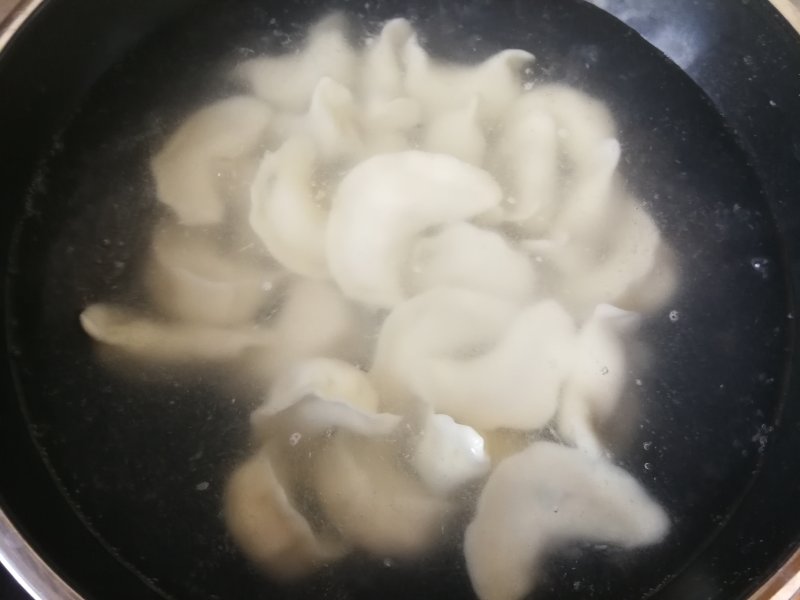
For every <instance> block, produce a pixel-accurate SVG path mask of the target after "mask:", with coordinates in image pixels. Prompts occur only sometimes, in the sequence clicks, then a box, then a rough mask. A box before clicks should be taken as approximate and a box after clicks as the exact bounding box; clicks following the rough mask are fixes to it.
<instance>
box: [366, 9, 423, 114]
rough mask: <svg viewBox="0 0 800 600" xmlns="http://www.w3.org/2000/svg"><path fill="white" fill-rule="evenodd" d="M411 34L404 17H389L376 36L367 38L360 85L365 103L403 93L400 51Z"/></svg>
mask: <svg viewBox="0 0 800 600" xmlns="http://www.w3.org/2000/svg"><path fill="white" fill-rule="evenodd" d="M412 35H414V29H413V28H412V27H411V23H409V22H408V21H407V20H406V19H391V20H389V21H387V22H386V23H385V24H384V26H383V28H382V29H381V32H380V34H379V35H378V36H375V37H371V38H369V39H367V42H366V46H365V48H364V53H363V58H362V66H361V80H360V88H359V91H360V93H361V96H362V97H363V98H364V102H365V104H366V105H367V106H369V105H371V104H380V103H384V102H390V101H392V100H394V99H396V98H399V97H401V96H404V95H405V89H404V80H405V65H404V64H403V57H402V50H403V47H404V46H405V44H406V42H408V40H409V39H410V38H411V36H412Z"/></svg>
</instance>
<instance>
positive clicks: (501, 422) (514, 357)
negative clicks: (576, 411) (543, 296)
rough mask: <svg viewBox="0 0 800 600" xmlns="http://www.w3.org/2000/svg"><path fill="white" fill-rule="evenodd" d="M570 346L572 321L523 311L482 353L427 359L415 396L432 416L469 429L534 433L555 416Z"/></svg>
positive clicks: (551, 305)
mask: <svg viewBox="0 0 800 600" xmlns="http://www.w3.org/2000/svg"><path fill="white" fill-rule="evenodd" d="M574 346H575V324H574V322H573V320H572V317H570V316H569V314H568V313H567V312H566V311H565V310H564V309H563V308H562V307H561V306H559V305H558V304H557V303H556V302H554V301H552V300H547V301H543V302H540V303H538V304H535V305H533V306H531V307H529V308H526V309H525V310H523V311H522V312H521V313H520V314H519V316H518V317H517V318H516V319H515V320H514V321H513V322H512V323H511V324H510V325H509V326H508V329H507V330H506V331H504V332H503V335H502V337H500V338H499V340H498V341H497V343H496V345H495V346H494V347H492V348H490V349H489V350H488V351H486V352H485V353H482V354H479V355H478V356H475V357H474V358H467V359H464V358H454V357H430V358H428V361H427V363H426V364H424V365H422V366H421V368H422V371H421V373H420V374H419V375H418V381H419V383H418V391H419V394H420V395H421V396H422V397H423V398H424V399H425V400H427V401H428V402H430V403H431V405H432V406H433V408H434V410H436V411H437V412H442V413H445V414H449V415H451V416H453V418H455V419H456V420H458V421H459V422H461V423H465V424H467V425H472V426H473V427H478V428H482V429H498V428H509V429H521V430H533V429H538V428H540V427H543V426H544V425H546V424H547V422H548V421H550V419H551V418H552V417H553V416H554V415H555V413H556V409H557V408H558V399H559V393H560V391H561V387H562V385H563V384H564V380H565V378H566V376H567V373H568V372H569V371H568V370H569V367H570V360H571V359H572V356H573V354H574Z"/></svg>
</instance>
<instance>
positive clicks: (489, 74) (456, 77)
mask: <svg viewBox="0 0 800 600" xmlns="http://www.w3.org/2000/svg"><path fill="white" fill-rule="evenodd" d="M403 54H404V58H405V62H406V69H407V71H406V92H407V93H408V95H409V96H410V97H412V98H416V99H418V100H419V101H420V102H421V103H422V106H423V107H424V109H425V111H426V113H427V114H428V115H436V114H438V113H441V112H445V111H448V110H452V109H454V108H458V107H460V106H463V105H464V103H465V102H468V101H469V100H470V99H472V98H477V99H478V109H479V114H480V116H481V118H483V119H487V120H492V119H497V118H499V117H500V116H502V115H503V113H504V112H505V111H506V110H508V108H509V107H510V106H511V104H512V103H513V102H514V100H516V99H517V97H518V96H519V95H520V94H521V93H522V81H521V76H520V73H521V71H522V69H523V68H524V67H525V66H526V65H528V64H530V63H532V62H533V55H532V54H531V53H530V52H525V51H524V50H503V51H502V52H499V53H497V54H495V55H494V56H491V57H489V58H488V59H486V60H485V61H484V62H482V63H480V64H478V65H469V66H467V65H453V64H446V63H441V62H439V61H436V60H435V59H433V58H431V57H430V56H428V53H427V52H425V50H424V48H422V46H420V44H419V40H418V39H417V36H416V35H414V36H412V37H411V38H410V39H409V40H408V42H406V45H405V48H404V49H403Z"/></svg>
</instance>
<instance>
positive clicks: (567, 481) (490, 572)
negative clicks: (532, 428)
mask: <svg viewBox="0 0 800 600" xmlns="http://www.w3.org/2000/svg"><path fill="white" fill-rule="evenodd" d="M668 529H669V520H668V518H667V515H666V514H665V513H664V511H663V509H662V508H661V507H660V506H659V505H658V504H657V503H656V502H655V501H654V500H653V499H652V498H650V496H649V495H648V494H647V492H646V491H645V490H644V489H643V488H642V486H641V485H639V483H637V482H636V480H634V479H633V478H632V477H631V476H630V475H629V474H628V473H626V472H625V471H623V470H622V469H620V468H619V467H616V466H614V465H612V464H610V463H607V462H605V461H603V460H600V459H594V458H590V457H588V456H587V455H585V454H584V453H582V452H581V451H579V450H576V449H573V448H567V447H565V446H560V445H558V444H553V443H549V442H537V443H535V444H533V445H532V446H530V447H529V448H528V449H526V450H524V451H522V452H520V453H519V454H515V455H513V456H511V457H509V458H507V459H505V460H504V461H502V462H501V463H500V464H499V465H498V466H497V468H496V469H495V470H494V472H493V473H492V474H491V475H490V477H489V480H488V481H487V483H486V486H485V487H484V489H483V492H482V493H481V496H480V499H479V500H478V508H477V511H476V514H475V518H474V519H473V521H472V523H470V525H469V527H467V532H466V535H465V538H464V553H465V555H466V558H467V568H468V571H469V576H470V579H471V580H472V584H473V586H474V588H475V591H476V592H477V594H478V596H479V597H480V598H481V600H520V599H521V598H523V597H524V596H526V595H527V594H528V593H529V592H530V591H531V589H533V588H534V587H535V585H536V580H537V578H538V571H539V567H540V564H541V562H542V560H543V558H544V557H545V556H546V554H547V552H548V551H549V550H551V549H552V548H553V547H555V546H557V545H559V544H562V543H564V542H580V541H586V542H595V543H603V544H615V545H618V546H621V547H623V548H635V547H638V546H646V545H650V544H654V543H656V542H658V541H660V540H661V539H662V538H663V537H664V536H665V535H666V533H667V530H668Z"/></svg>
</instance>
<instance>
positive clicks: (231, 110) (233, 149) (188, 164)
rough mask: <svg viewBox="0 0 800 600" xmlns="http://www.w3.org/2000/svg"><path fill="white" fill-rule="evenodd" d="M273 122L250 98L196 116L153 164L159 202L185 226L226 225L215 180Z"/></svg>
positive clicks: (262, 106) (251, 147)
mask: <svg viewBox="0 0 800 600" xmlns="http://www.w3.org/2000/svg"><path fill="white" fill-rule="evenodd" d="M271 119H272V111H271V110H270V109H269V107H267V105H265V104H264V103H263V102H261V101H259V100H257V99H255V98H250V97H246V96H235V97H233V98H228V99H226V100H221V101H219V102H215V103H213V104H210V105H209V106H206V107H204V108H201V109H200V110H198V111H197V112H196V113H194V114H192V115H191V116H190V117H189V118H187V119H186V121H184V123H183V124H182V125H181V126H180V127H178V129H177V131H176V132H175V133H174V134H173V135H172V137H170V138H169V139H168V140H167V142H166V143H165V144H164V147H163V148H162V149H161V150H160V151H159V152H158V153H157V154H156V155H155V156H154V157H153V159H152V161H151V163H150V166H151V169H152V172H153V177H154V179H155V183H156V193H157V195H158V199H159V200H160V201H161V202H163V203H164V204H166V205H167V206H169V207H170V208H171V209H172V210H173V211H174V212H175V214H176V215H177V217H178V219H179V220H180V222H181V223H182V224H184V225H213V224H215V223H219V222H220V221H222V219H223V216H224V214H225V202H224V200H223V198H222V194H221V192H220V189H219V188H220V185H219V183H218V181H217V180H218V174H219V172H220V168H221V164H222V162H223V161H226V160H228V161H229V160H235V159H238V158H241V157H243V156H245V155H246V154H248V153H250V152H253V151H254V150H256V149H257V147H258V144H259V142H260V140H261V138H262V136H263V135H264V133H265V131H266V129H267V126H268V125H269V123H270V121H271Z"/></svg>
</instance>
